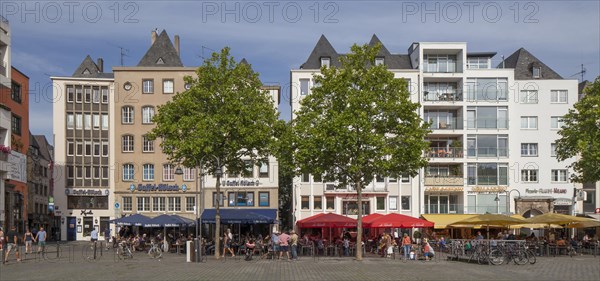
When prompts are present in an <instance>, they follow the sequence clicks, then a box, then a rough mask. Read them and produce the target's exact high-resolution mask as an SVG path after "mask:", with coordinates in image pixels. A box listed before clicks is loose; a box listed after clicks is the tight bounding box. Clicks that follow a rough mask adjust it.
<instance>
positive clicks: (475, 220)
mask: <svg viewBox="0 0 600 281" xmlns="http://www.w3.org/2000/svg"><path fill="white" fill-rule="evenodd" d="M523 222H524V220H521V219H517V218H512V217H509V216H505V215H499V214H483V215H477V216H474V217H471V218H468V219H464V220H461V221H457V222H455V223H453V224H450V226H459V225H460V226H463V225H485V226H486V229H487V230H488V231H487V237H488V239H489V238H490V231H489V230H490V226H501V227H506V226H510V225H515V224H523Z"/></svg>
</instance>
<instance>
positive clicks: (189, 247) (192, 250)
mask: <svg viewBox="0 0 600 281" xmlns="http://www.w3.org/2000/svg"><path fill="white" fill-rule="evenodd" d="M185 246H186V248H185V249H186V251H185V253H186V260H187V262H196V247H195V245H194V241H186V243H185Z"/></svg>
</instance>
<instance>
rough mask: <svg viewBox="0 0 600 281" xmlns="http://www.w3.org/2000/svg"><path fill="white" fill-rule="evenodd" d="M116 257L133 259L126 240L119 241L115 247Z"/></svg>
mask: <svg viewBox="0 0 600 281" xmlns="http://www.w3.org/2000/svg"><path fill="white" fill-rule="evenodd" d="M117 257H119V259H120V260H122V259H133V252H132V251H131V248H130V247H129V245H128V244H127V242H126V241H121V242H119V247H117Z"/></svg>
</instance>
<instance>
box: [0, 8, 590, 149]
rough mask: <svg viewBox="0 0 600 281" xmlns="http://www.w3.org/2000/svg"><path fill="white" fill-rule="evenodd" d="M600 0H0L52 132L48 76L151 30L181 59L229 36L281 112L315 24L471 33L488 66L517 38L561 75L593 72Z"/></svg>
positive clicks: (344, 47) (447, 37) (400, 50)
mask: <svg viewBox="0 0 600 281" xmlns="http://www.w3.org/2000/svg"><path fill="white" fill-rule="evenodd" d="M599 3H600V1H595V0H594V1H492V2H490V1H467V2H461V1H456V2H454V1H427V2H421V1H315V0H312V1H289V2H278V1H200V2H196V1H114V0H112V1H66V2H62V1H54V2H52V1H10V0H8V1H5V0H2V1H0V15H2V16H3V17H5V18H6V19H8V21H9V22H10V28H11V42H12V65H13V66H14V67H16V68H18V69H19V70H20V71H22V72H24V73H25V74H26V75H28V76H29V77H30V93H29V94H30V120H29V123H30V124H29V125H30V130H31V131H32V133H33V134H44V135H46V136H47V138H48V139H49V141H50V142H52V139H53V138H52V103H51V102H52V83H51V81H50V78H49V77H50V76H70V75H72V74H73V72H74V71H75V69H76V68H77V67H78V66H79V64H80V63H81V61H82V60H83V59H84V58H85V56H86V55H90V56H91V57H92V58H93V59H94V60H95V59H97V58H99V57H102V58H103V59H104V68H105V71H108V70H110V69H111V68H112V67H113V66H120V65H121V62H120V60H121V50H122V49H123V50H124V52H125V54H126V55H125V56H124V57H123V64H124V65H125V66H134V65H137V63H138V62H139V60H140V59H141V58H142V56H143V55H144V53H145V52H146V51H147V49H148V48H149V47H150V40H151V37H150V33H151V31H152V30H155V29H158V31H159V32H160V31H162V30H163V29H164V30H166V31H167V33H168V34H169V36H170V37H171V39H172V38H173V36H174V35H179V36H180V37H181V56H182V61H183V64H184V65H185V66H198V65H200V64H201V63H202V61H203V58H205V57H210V53H211V52H213V51H219V50H220V49H222V48H223V47H225V46H229V47H230V48H231V53H232V55H233V56H234V57H235V58H236V59H239V60H241V59H242V58H246V60H247V61H248V62H249V63H250V64H251V65H252V67H253V69H254V70H255V71H257V72H259V73H260V77H261V80H262V81H263V83H265V84H279V85H280V86H281V87H282V100H281V104H280V108H279V110H280V113H281V118H282V119H285V120H289V118H290V108H289V98H288V96H289V83H290V70H291V69H298V68H299V66H300V65H301V64H302V63H304V62H305V61H306V59H307V58H308V56H309V55H310V53H311V51H312V49H313V48H314V46H315V44H316V43H317V40H318V39H319V37H320V36H321V35H322V34H323V35H325V36H326V37H327V39H328V40H329V41H330V42H331V44H332V45H333V47H334V48H335V49H336V51H338V52H340V53H346V52H348V51H349V49H350V47H351V46H352V44H354V43H357V44H366V43H368V42H369V40H370V38H371V36H372V35H373V34H376V35H377V36H378V37H379V39H380V40H381V41H382V43H383V44H384V45H385V46H386V47H387V49H388V50H389V51H390V52H391V53H397V54H406V53H407V49H408V47H409V46H410V44H411V43H412V42H419V41H421V42H467V48H468V49H467V51H468V52H482V51H492V52H497V55H496V57H494V58H493V65H494V66H495V65H497V64H499V63H500V60H501V57H502V56H505V57H508V56H509V55H510V54H512V53H513V52H515V51H516V50H517V49H519V48H521V47H524V48H525V49H527V50H529V51H530V52H531V53H532V54H533V55H534V56H536V57H537V58H539V59H540V60H542V61H543V62H544V63H545V64H546V65H548V66H549V67H551V68H552V69H554V70H555V71H556V72H558V73H559V74H560V75H561V76H563V77H564V78H568V79H581V75H576V74H577V73H579V72H580V71H581V65H582V64H583V65H584V68H585V69H586V73H585V75H584V80H594V79H595V77H598V76H599V74H600V4H599Z"/></svg>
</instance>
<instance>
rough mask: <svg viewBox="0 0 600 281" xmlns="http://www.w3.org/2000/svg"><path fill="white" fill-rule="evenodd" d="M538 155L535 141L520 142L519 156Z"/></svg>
mask: <svg viewBox="0 0 600 281" xmlns="http://www.w3.org/2000/svg"><path fill="white" fill-rule="evenodd" d="M524 152H525V153H524ZM538 155H539V147H538V144H537V143H521V156H524V157H537V156H538Z"/></svg>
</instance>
